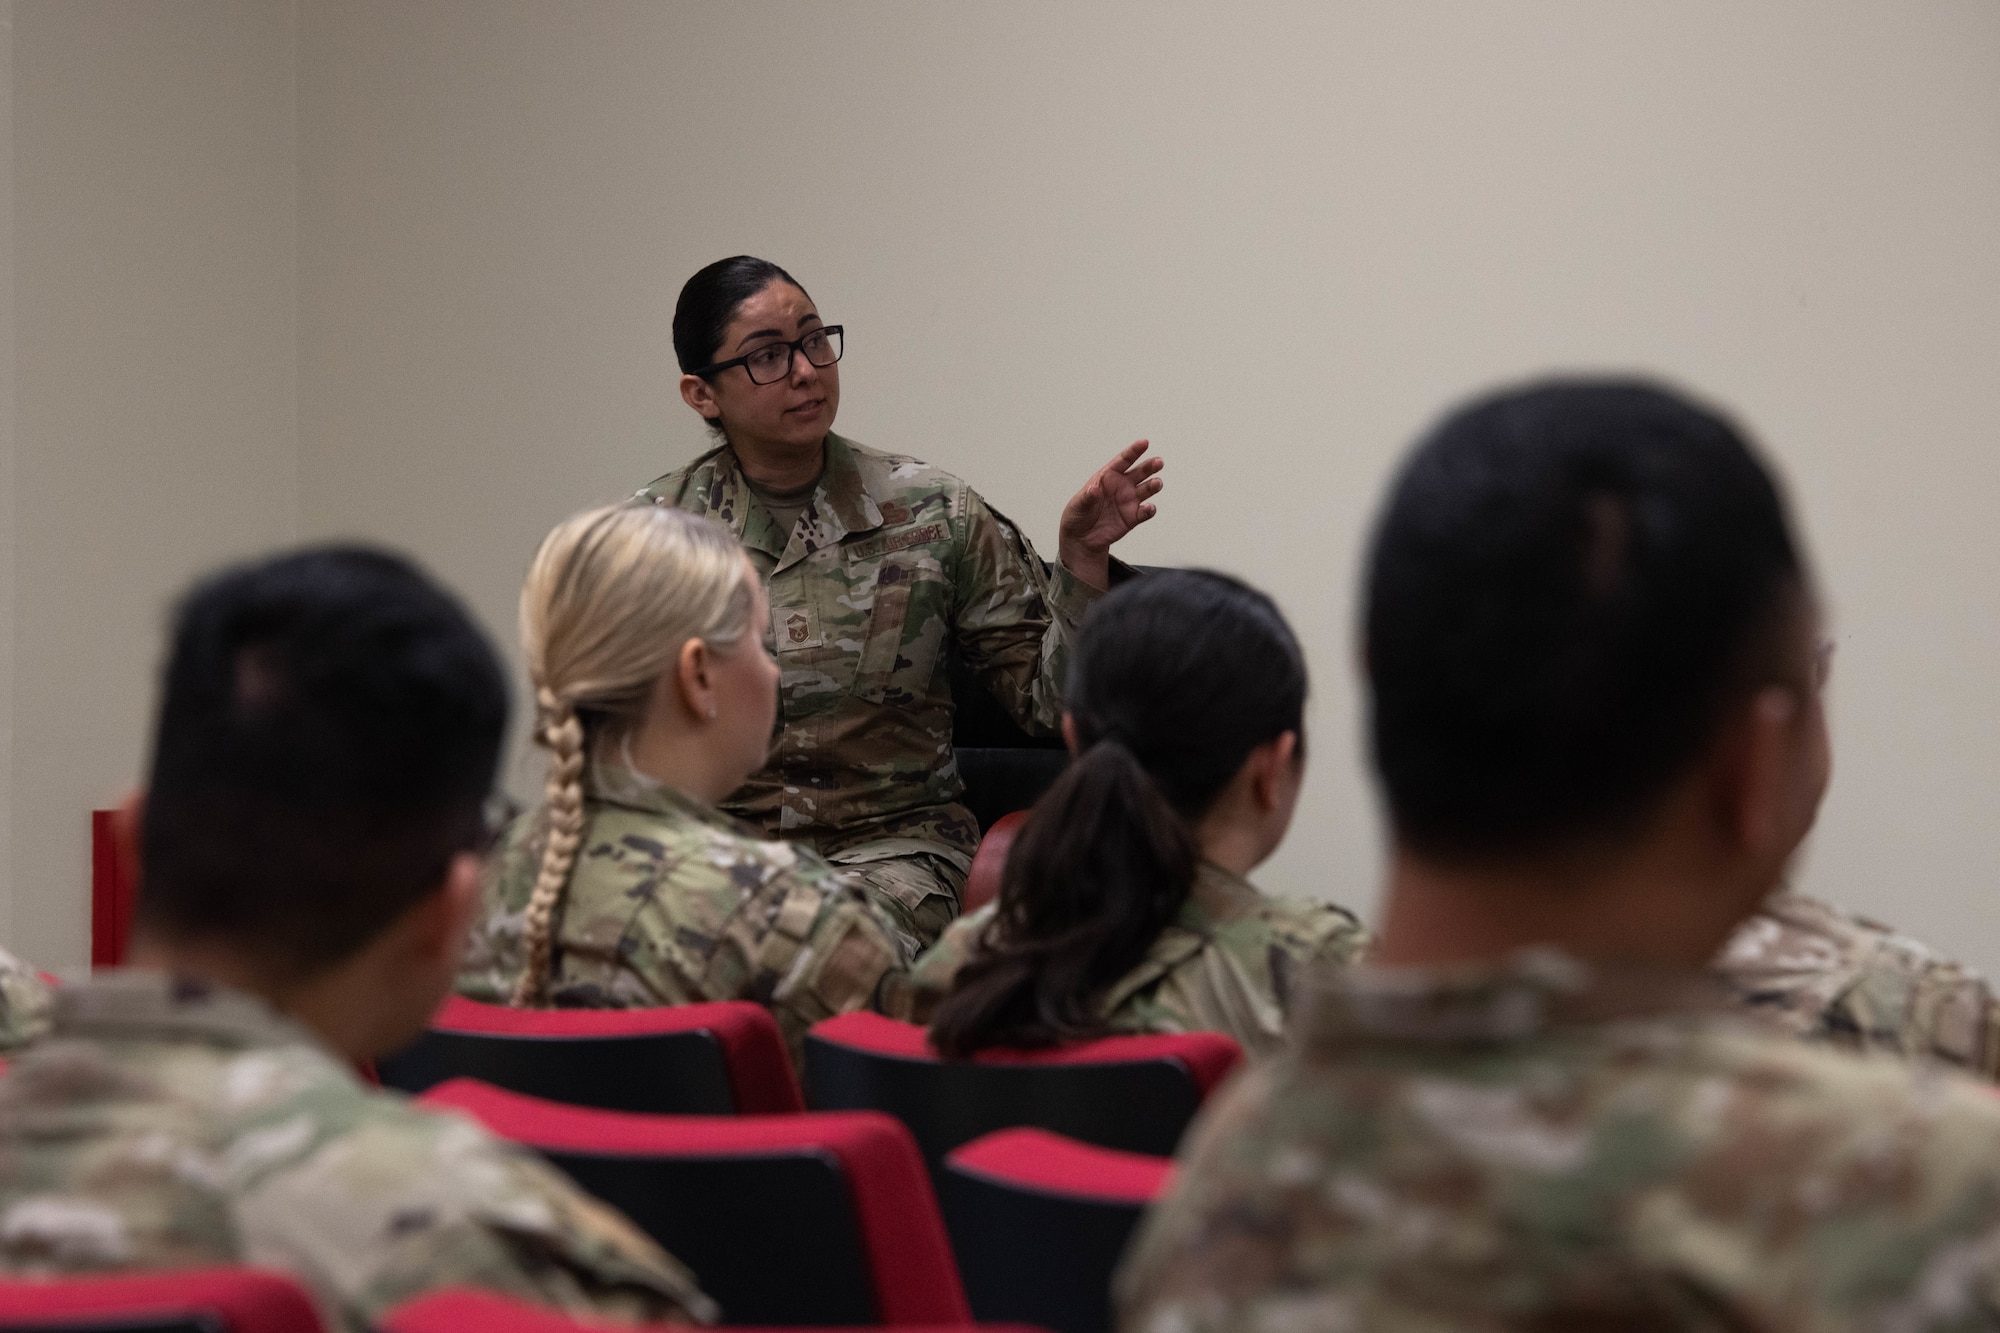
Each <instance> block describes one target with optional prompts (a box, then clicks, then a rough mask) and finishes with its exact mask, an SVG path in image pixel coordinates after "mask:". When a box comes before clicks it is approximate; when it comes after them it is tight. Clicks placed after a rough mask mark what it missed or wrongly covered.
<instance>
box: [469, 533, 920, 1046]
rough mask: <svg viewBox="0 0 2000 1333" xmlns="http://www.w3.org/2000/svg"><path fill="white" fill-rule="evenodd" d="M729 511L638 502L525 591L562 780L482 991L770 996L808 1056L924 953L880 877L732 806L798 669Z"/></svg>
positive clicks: (510, 869)
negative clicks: (879, 892)
mask: <svg viewBox="0 0 2000 1333" xmlns="http://www.w3.org/2000/svg"><path fill="white" fill-rule="evenodd" d="M769 623H770V609H769V605H768V603H767V602H766V601H765V596H764V591H763V588H762V586H761V584H760V583H759V580H758V578H757V575H756V571H755V570H754V569H752V568H751V566H750V562H749V561H748V559H747V558H746V557H745V556H744V554H743V550H742V548H741V547H740V546H739V545H738V544H737V542H736V539H735V538H734V537H733V536H731V535H730V533H729V531H728V530H727V529H726V528H724V527H722V526H721V525H720V524H718V523H715V522H714V521H712V520H710V519H706V518H702V517H699V516H697V515H693V514H689V513H687V512H685V511H682V510H677V509H667V508H661V507H658V506H652V505H643V506H637V505H622V506H617V507H614V508H609V509H596V510H591V511H589V512H587V513H583V514H578V515H577V516H576V517H574V518H572V519H570V520H568V521H567V522H565V523H563V524H562V525H560V526H559V527H557V528H556V530H555V531H554V532H551V533H550V534H549V536H548V538H547V540H545V541H544V542H543V543H542V548H541V550H540V552H539V553H537V555H536V556H535V562H534V566H533V568H531V569H530V570H529V572H528V580H527V584H526V586H525V587H524V588H523V589H522V591H521V638H522V644H523V647H524V649H525V652H526V656H527V662H528V674H529V676H530V678H531V679H532V681H533V683H534V687H535V704H536V717H535V740H536V742H537V743H538V744H540V745H541V746H543V747H544V748H545V749H547V750H548V751H549V771H548V786H547V797H546V799H545V801H544V802H543V804H542V806H541V808H539V809H538V810H535V811H532V812H530V813H528V814H525V815H523V816H522V817H521V818H520V819H519V820H517V821H516V823H515V825H514V827H513V829H512V830H510V832H509V834H508V836H507V840H506V842H505V845H504V847H503V849H502V851H501V853H500V856H499V859H498V861H497V864H496V866H495V868H494V871H493V873H492V874H491V875H490V876H489V879H488V882H487V886H486V904H485V913H484V919H483V921H482V923H481V925H480V926H479V927H478V929H477V930H476V931H475V933H474V937H473V942H472V947H471V949H470V950H469V952H468V954H467V957H466V964H465V968H464V970H463V971H462V972H461V973H460V976H459V983H458V990H459V993H460V994H462V995H467V996H470V997H472V998H474V999H479V1000H486V1001H489V1002H495V1003H511V1004H515V1005H554V1006H558V1007H580V1008H624V1007H633V1006H644V1005H666V1004H684V1003H689V1002H692V1001H698V1000H740V999H751V1000H757V1001H759V1002H761V1003H763V1004H765V1005H767V1006H769V1007H770V1009H771V1011H772V1013H773V1015H774V1016H775V1017H776V1018H777V1020H778V1025H779V1027H780V1028H781V1029H782V1030H783V1031H784V1033H785V1035H786V1039H787V1040H788V1042H789V1043H790V1044H791V1046H792V1049H793V1052H794V1055H796V1054H797V1052H798V1049H799V1045H800V1043H801V1041H802V1040H803V1037H804V1033H805V1030H806V1028H807V1027H809V1026H811V1025H812V1024H813V1023H816V1022H818V1021H819V1020H820V1019H822V1018H827V1017H829V1016H831V1015H833V1014H837V1013H841V1012H843V1011H845V1010H848V1009H856V1008H861V1007H864V1006H867V1005H868V1004H869V1003H870V1002H871V1001H872V1000H873V999H874V998H875V996H876V992H877V991H878V989H879V988H880V987H881V986H882V985H883V982H884V980H885V979H887V978H891V977H896V978H900V976H901V974H902V970H903V966H904V961H905V960H904V958H903V957H902V955H901V952H900V950H899V948H898V946H897V944H896V943H895V938H896V937H895V935H894V933H893V931H892V929H891V927H890V926H889V925H888V924H887V923H886V922H885V921H884V920H883V919H882V918H881V917H880V916H879V915H878V912H877V909H876V908H874V907H873V906H871V905H870V904H869V902H868V900H867V899H866V898H865V897H864V896H863V895H862V893H861V891H860V890H859V889H858V888H856V887H855V886H853V885H851V884H850V883H848V882H847V881H846V880H845V879H843V878H842V877H841V876H840V875H839V874H838V873H837V872H835V871H834V870H833V869H832V868H831V867H830V866H829V865H828V864H827V863H826V862H825V861H823V860H822V859H820V857H819V856H818V855H817V854H816V853H814V852H812V851H810V850H809V849H806V848H803V847H796V846H793V845H791V844H789V843H783V842H770V841H766V840H765V839H764V838H763V836H762V835H761V834H760V833H758V832H757V830H755V829H753V828H751V827H750V826H748V825H746V824H742V823H739V822H738V821H737V820H735V819H733V818H731V817H730V816H728V815H725V814H722V813H721V812H720V811H718V810H716V809H715V802H717V801H718V800H720V799H722V797H724V796H726V795H728V794H729V793H730V792H732V791H734V790H735V789H736V788H737V787H738V786H739V785H741V784H742V782H743V779H744V777H745V776H746V775H747V774H749V773H750V772H752V771H754V770H755V769H757V768H758V767H759V766H761V765H762V764H763V762H764V758H765V755H766V753H767V751H768V750H769V747H770V740H771V731H772V722H773V719H774V715H775V713H776V708H777V685H778V666H777V663H776V662H775V661H773V660H772V657H771V655H770V653H769V652H768V651H767V650H766V648H765V645H764V638H763V633H764V627H765V626H767V625H768V624H769Z"/></svg>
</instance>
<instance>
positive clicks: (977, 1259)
mask: <svg viewBox="0 0 2000 1333" xmlns="http://www.w3.org/2000/svg"><path fill="white" fill-rule="evenodd" d="M938 1201H939V1203H940V1204H942V1205H943V1208H944V1220H945V1225H946V1226H947V1227H948V1228H950V1230H951V1245H952V1249H953V1251H954V1252H955V1253H956V1254H957V1255H958V1271H959V1275H960V1276H961V1277H962V1278H964V1280H965V1295H966V1298H967V1299H968V1300H970V1301H971V1303H972V1317H973V1318H974V1319H977V1320H979V1321H980V1322H982V1323H1010V1324H1011V1323H1019V1324H1034V1325H1037V1326H1039V1327H1041V1328H1046V1329H1053V1330H1054V1333H1110V1330H1111V1328H1112V1325H1113V1322H1114V1320H1113V1315H1112V1309H1111V1275H1112V1274H1113V1272H1115V1271H1116V1270H1117V1267H1118V1260H1119V1259H1120V1257H1122V1256H1123V1255H1124V1253H1125V1247H1126V1245H1127V1244H1129V1243H1130V1241H1131V1239H1132V1233H1133V1231H1134V1230H1136V1229H1137V1228H1138V1225H1139V1219H1140V1218H1141V1217H1143V1216H1144V1215H1145V1211H1146V1208H1145V1205H1144V1204H1140V1203H1126V1202H1123V1201H1115V1200H1109V1199H1093V1198H1085V1197H1081V1196H1077V1195H1062V1194H1057V1193H1052V1192H1042V1191H1036V1190H1029V1189H1022V1188H1018V1187H1010V1186H1008V1185H1006V1184H1004V1183H1001V1182H996V1181H993V1180H989V1179H987V1178H985V1177H984V1176H982V1175H980V1174H979V1173H977V1172H974V1171H967V1170H965V1169H964V1168H963V1167H960V1166H958V1165H957V1164H955V1163H954V1164H947V1165H946V1167H945V1169H944V1172H943V1174H942V1175H941V1176H940V1177H939V1178H938Z"/></svg>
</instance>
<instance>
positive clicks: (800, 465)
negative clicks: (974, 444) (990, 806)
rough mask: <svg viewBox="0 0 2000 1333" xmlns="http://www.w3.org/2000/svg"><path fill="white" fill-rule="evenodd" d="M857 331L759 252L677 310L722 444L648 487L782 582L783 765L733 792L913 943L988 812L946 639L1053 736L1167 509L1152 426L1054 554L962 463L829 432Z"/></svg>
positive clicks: (942, 916) (939, 923) (704, 406)
mask: <svg viewBox="0 0 2000 1333" xmlns="http://www.w3.org/2000/svg"><path fill="white" fill-rule="evenodd" d="M842 337H843V332H842V329H841V326H839V325H837V324H836V325H828V324H825V323H823V322H822V321H821V319H820V315H819V310H818V308H817V307H816V306H814V305H813V302H812V298H811V297H809V296H807V295H806V292H805V289H804V288H803V287H802V286H800V285H799V283H798V282H797V281H796V280H795V279H793V278H792V276H791V275H790V274H788V273H786V272H785V271H784V270H783V269H781V268H779V267H778V266H777V265H776V264H772V263H769V262H768V261H766V260H762V259H753V258H751V257H750V256H748V255H738V256H736V257H735V258H732V259H724V260H721V261H719V262H717V263H714V264H710V265H709V266H708V267H706V268H704V269H702V270H701V271H700V272H699V273H696V274H695V275H694V276H693V277H692V278H689V279H688V281H687V285H686V286H685V287H683V288H682V289H681V295H680V301H679V304H678V305H677V306H676V307H675V309H674V354H675V356H676V357H677V358H678V359H679V361H680V368H681V372H682V374H681V382H680V383H681V396H682V397H683V398H684V399H686V401H687V404H688V406H689V407H691V408H693V409H694V410H695V411H696V412H698V413H700V414H701V416H702V418H703V419H704V420H706V421H707V422H708V423H709V424H710V426H711V427H713V429H714V430H715V432H716V435H717V436H718V443H717V445H716V447H715V448H714V449H712V450H710V451H709V452H708V453H705V454H703V455H702V456H701V457H699V458H697V459H695V460H694V461H693V462H692V463H689V464H688V465H687V466H686V467H683V468H681V469H679V470H678V471H676V472H672V473H669V474H668V475H666V476H664V477H661V478H659V479H658V480H656V481H654V482H653V483H652V484H651V485H650V486H647V487H646V488H645V489H644V490H642V491H640V492H639V498H640V499H642V500H649V501H652V502H654V503H656V504H664V505H675V506H678V507H679V508H682V509H691V510H694V511H696V512H698V513H703V514H707V515H709V516H710V517H713V518H716V519H718V520H720V521H721V522H722V523H724V524H726V525H727V526H728V527H729V529H730V530H731V531H732V532H734V533H735V534H736V536H737V538H738V539H739V540H741V541H742V543H743V545H744V547H745V548H746V549H747V550H748V551H749V552H750V559H751V561H752V562H753V563H754V564H755V565H756V566H757V571H758V573H759V574H760V575H761V576H762V577H763V578H764V580H765V582H766V583H767V585H768V587H769V593H770V602H771V622H772V638H773V646H774V648H775V649H776V652H777V656H778V662H779V665H780V666H781V667H782V668H783V675H782V677H781V679H780V683H779V687H778V688H779V731H778V736H777V740H776V743H775V744H774V745H773V747H772V750H771V757H770V760H769V762H768V763H766V764H765V766H764V767H763V768H762V769H761V770H760V771H758V772H757V773H755V774H753V775H752V776H751V778H750V780H749V782H748V783H746V784H745V785H744V786H743V788H742V789H741V790H740V791H738V792H737V793H736V794H735V796H734V797H733V798H732V799H731V800H730V801H729V802H728V803H727V805H726V806H725V808H726V809H728V810H729V811H730V812H731V813H733V814H736V815H739V816H742V817H744V818H746V819H748V820H750V821H751V822H752V823H754V824H756V825H758V826H759V827H761V828H762V829H763V830H764V831H765V832H766V833H767V834H769V835H771V836H774V837H783V838H788V839H792V840H796V841H800V842H806V843H810V844H811V845H812V846H813V847H814V848H815V849H817V850H818V851H819V852H820V853H822V854H823V855H825V856H826V857H827V859H829V860H831V861H833V862H834V863H835V864H836V865H839V866H841V867H843V868H844V869H846V870H848V871H849V872H850V873H851V874H852V875H854V876H855V877H857V878H858V879H859V880H860V881H861V882H862V883H863V884H864V886H865V887H866V888H867V889H868V890H869V891H870V892H871V893H873V894H874V895H876V897H877V899H878V900H879V902H880V903H881V905H882V907H883V908H884V910H885V911H887V912H889V913H890V914H891V915H893V916H894V917H895V918H896V919H897V921H898V923H899V924H900V926H901V929H902V931H903V932H904V934H905V935H906V936H907V937H909V940H910V941H911V942H912V943H915V944H925V945H927V944H929V943H931V942H932V941H934V940H935V939H936V938H937V936H938V933H939V932H940V931H942V930H943V929H944V927H945V926H946V925H947V924H948V923H949V922H950V921H951V920H952V918H953V917H955V916H957V914H958V897H959V891H960V889H961V888H962V887H963V886H964V883H965V875H966V871H967V870H968V869H970V867H971V864H972V853H973V852H974V851H975V850H976V849H977V847H978V843H979V827H978V825H977V824H976V823H975V822H974V820H973V818H972V815H971V812H970V811H968V810H967V809H966V808H965V807H964V806H963V805H962V804H960V803H959V798H960V796H961V795H962V794H963V792H964V786H963V784H962V783H961V782H960V781H959V776H958V766H957V764H956V762H955V761H954V759H953V755H952V745H951V730H952V697H951V689H950V681H949V675H948V672H947V671H946V669H945V660H946V653H947V651H955V652H957V653H958V654H960V655H961V657H962V658H963V660H964V661H965V662H966V664H967V665H968V666H970V667H971V668H972V670H973V671H974V672H975V673H976V674H977V675H978V676H979V677H980V678H981V679H982V680H983V681H984V682H985V684H986V686H987V688H988V689H990V690H991V691H992V693H993V695H994V697H995V698H997V699H998V700H999V701H1000V702H1001V703H1002V704H1003V705H1004V706H1005V707H1006V708H1007V709H1008V711H1009V712H1010V713H1011V714H1012V715H1013V716H1014V718H1015V719H1016V720H1017V721H1018V722H1019V723H1020V724H1021V725H1022V726H1023V727H1026V728H1027V729H1029V730H1030V731H1034V732H1038V733H1040V734H1052V732H1053V729H1054V727H1055V725H1056V721H1057V718H1058V716H1059V714H1060V712H1061V707H1062V705H1061V685H1062V679H1063V670H1064V663H1065V660H1066V658H1067V657H1068V653H1069V643H1070V640H1071V639H1072V637H1073V636H1074V634H1075V631H1076V627H1077V625H1078V623H1079V621H1080V618H1081V616H1082V614H1083V611H1084V610H1085V608H1086V607H1088V606H1089V604H1090V603H1091V601H1092V600H1093V599H1094V598H1095V597H1096V596H1097V595H1098V593H1099V592H1101V591H1102V590H1104V589H1106V588H1108V587H1110V585H1111V582H1112V565H1113V562H1112V561H1111V559H1110V550H1111V546H1112V543H1114V542H1116V541H1117V540H1118V539H1119V538H1121V537H1123V536H1124V535H1125V534H1126V533H1127V532H1130V531H1131V530H1132V529H1133V528H1134V527H1136V526H1137V525H1139V524H1140V523H1143V522H1145V521H1146V520H1147V519H1148V518H1151V517H1152V515H1153V504H1152V500H1153V497H1155V496H1156V495H1157V494H1158V493H1159V490H1160V485H1161V481H1160V477H1159V475H1158V474H1159V470H1160V462H1159V460H1158V459H1156V458H1142V457H1141V455H1142V454H1143V453H1144V452H1145V450H1146V442H1145V441H1143V440H1141V441H1138V442H1136V443H1134V444H1132V445H1130V446H1129V447H1127V448H1125V449H1123V450H1121V451H1120V452H1119V454H1118V456H1117V457H1116V458H1114V459H1112V460H1111V462H1110V463H1108V464H1107V465H1105V466H1104V467H1102V468H1100V469H1099V470H1098V471H1097V472H1096V473H1095V474H1094V475H1093V476H1092V477H1091V478H1090V480H1089V481H1088V482H1087V483H1086V484H1085V485H1084V487H1083V489H1082V490H1081V491H1079V492H1077V494H1076V496H1075V497H1074V498H1073V499H1071V500H1070V502H1069V504H1068V506H1067V507H1066V508H1065V509H1064V510H1063V515H1062V524H1061V528H1060V541H1061V545H1060V549H1059V550H1058V552H1057V555H1058V563H1057V565H1056V567H1055V569H1054V570H1053V572H1052V573H1045V572H1044V570H1043V566H1042V562H1041V560H1040V559H1039V558H1037V556H1036V555H1035V552H1034V549H1033V548H1032V547H1031V546H1030V545H1029V544H1028V539H1027V538H1026V537H1025V536H1023V535H1022V534H1021V531H1020V530H1019V529H1018V528H1016V527H1015V526H1014V524H1013V523H1012V522H1010V521H1009V520H1008V519H1007V518H1006V517H1005V516H1004V515H1002V514H1000V513H999V512H998V511H997V510H995V509H993V508H992V507H991V506H990V505H988V504H987V503H986V501H984V500H983V499H981V498H980V497H979V495H978V493H977V492H975V491H974V490H973V489H972V488H971V487H970V486H968V485H966V484H965V483H964V482H963V481H960V480H959V479H958V478H957V477H954V476H952V475H951V474H950V473H948V472H944V471H942V470H940V469H938V468H935V467H932V466H930V465H929V464H927V463H921V462H919V461H917V460H916V459H914V458H906V457H903V456H901V455H898V454H887V453H880V452H877V451H876V450H873V449H869V448H866V447H864V446H862V445H859V444H856V443H855V442H854V441H852V440H847V439H843V438H842V437H841V436H839V435H836V434H834V433H833V421H834V415H835V413H836V411H837V410H838V409H839V407H840V369H839V365H838V362H839V360H840V354H841V349H842V346H843V342H842Z"/></svg>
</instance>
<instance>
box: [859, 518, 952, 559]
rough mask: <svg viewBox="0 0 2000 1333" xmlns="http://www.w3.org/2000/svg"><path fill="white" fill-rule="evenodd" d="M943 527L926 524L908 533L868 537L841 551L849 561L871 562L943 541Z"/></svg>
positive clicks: (941, 525) (935, 524)
mask: <svg viewBox="0 0 2000 1333" xmlns="http://www.w3.org/2000/svg"><path fill="white" fill-rule="evenodd" d="M944 537H945V526H944V524H942V523H926V524H924V525H923V526H922V527H921V528H911V529H910V530H909V531H908V532H892V533H890V534H889V535H888V536H886V537H870V538H869V539H868V540H867V541H865V542H855V543H853V544H852V545H850V546H845V547H843V548H842V549H843V550H844V551H846V552H847V558H848V559H850V560H872V559H873V558H875V557H876V556H878V555H889V554H890V553H892V552H895V551H907V550H909V549H910V548H911V547H912V546H928V545H930V544H931V543H932V542H936V541H943V540H944Z"/></svg>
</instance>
